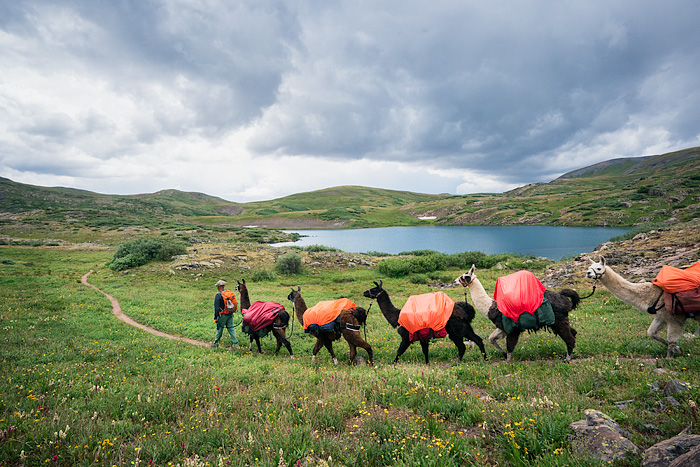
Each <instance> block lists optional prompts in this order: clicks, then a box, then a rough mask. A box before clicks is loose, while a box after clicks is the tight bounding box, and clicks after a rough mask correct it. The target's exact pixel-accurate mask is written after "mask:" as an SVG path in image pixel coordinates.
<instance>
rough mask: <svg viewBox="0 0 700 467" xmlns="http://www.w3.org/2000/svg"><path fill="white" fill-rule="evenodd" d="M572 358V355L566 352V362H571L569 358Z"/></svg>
mask: <svg viewBox="0 0 700 467" xmlns="http://www.w3.org/2000/svg"><path fill="white" fill-rule="evenodd" d="M573 358H574V356H573V355H571V354H567V356H566V363H571V360H572V359H573Z"/></svg>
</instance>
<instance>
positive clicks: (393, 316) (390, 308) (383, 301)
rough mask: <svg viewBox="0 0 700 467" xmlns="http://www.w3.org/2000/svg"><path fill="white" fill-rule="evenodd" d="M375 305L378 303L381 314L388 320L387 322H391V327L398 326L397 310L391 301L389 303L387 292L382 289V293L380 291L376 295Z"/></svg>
mask: <svg viewBox="0 0 700 467" xmlns="http://www.w3.org/2000/svg"><path fill="white" fill-rule="evenodd" d="M377 305H379V309H380V310H381V311H382V314H383V315H384V317H385V318H386V320H387V321H389V324H391V325H392V326H393V327H395V328H396V327H398V326H399V312H400V311H401V310H399V309H398V308H396V307H395V306H394V304H393V303H391V299H390V298H389V294H388V293H386V291H384V293H380V294H379V295H378V296H377Z"/></svg>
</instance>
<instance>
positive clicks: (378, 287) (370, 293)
mask: <svg viewBox="0 0 700 467" xmlns="http://www.w3.org/2000/svg"><path fill="white" fill-rule="evenodd" d="M383 284H384V282H383V281H382V280H381V279H380V280H379V283H377V282H376V281H375V282H374V285H375V286H374V287H372V288H371V289H369V290H365V292H364V294H363V295H364V296H365V297H367V298H371V299H375V298H377V297H378V296H379V294H381V293H382V292H384V289H383V288H382V285H383Z"/></svg>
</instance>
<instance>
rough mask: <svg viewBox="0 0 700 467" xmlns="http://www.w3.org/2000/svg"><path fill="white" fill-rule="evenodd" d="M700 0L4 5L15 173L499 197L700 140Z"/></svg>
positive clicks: (2, 152)
mask: <svg viewBox="0 0 700 467" xmlns="http://www.w3.org/2000/svg"><path fill="white" fill-rule="evenodd" d="M698 20H700V0H670V1H667V2H660V1H658V0H616V1H614V2H610V1H597V0H583V1H579V0H567V1H561V0H508V1H497V2H485V1H471V0H453V1H446V0H431V1H429V2H427V1H424V0H382V1H377V0H355V1H345V0H306V1H305V0H299V1H289V0H279V1H274V0H240V1H235V0H222V1H217V0H82V1H80V0H60V1H56V0H0V176H1V177H5V178H9V179H11V180H14V181H17V182H21V183H28V184H32V185H40V186H63V187H73V188H80V189H85V190H90V191H94V192H98V193H108V194H139V193H153V192H156V191H159V190H164V189H178V190H183V191H192V192H201V193H206V194H209V195H213V196H218V197H221V198H223V199H225V200H228V201H234V202H249V201H257V200H269V199H275V198H279V197H282V196H286V195H289V194H294V193H300V192H308V191H313V190H318V189H322V188H328V187H334V186H340V185H362V186H370V187H377V188H386V189H393V190H408V191H413V192H420V193H450V194H469V193H483V192H488V193H501V192H504V191H507V190H509V189H512V188H516V187H519V186H523V185H526V184H528V183H534V182H548V181H551V180H553V179H555V178H556V177H558V176H560V175H561V174H563V173H566V172H568V171H571V170H575V169H578V168H582V167H586V166H589V165H591V164H595V163H598V162H601V161H605V160H609V159H614V158H620V157H639V156H647V155H655V154H663V153H667V152H671V151H675V150H679V149H684V148H689V147H694V146H700V111H698V109H700V46H698V44H700V28H699V27H698V22H699V21H698Z"/></svg>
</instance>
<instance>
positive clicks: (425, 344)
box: [420, 339, 430, 365]
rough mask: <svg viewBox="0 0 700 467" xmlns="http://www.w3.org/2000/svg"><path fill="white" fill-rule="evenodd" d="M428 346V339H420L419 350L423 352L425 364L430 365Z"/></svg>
mask: <svg viewBox="0 0 700 467" xmlns="http://www.w3.org/2000/svg"><path fill="white" fill-rule="evenodd" d="M428 344H430V339H421V341H420V348H421V349H422V350H423V355H424V356H425V364H426V365H427V364H428V363H430V361H429V358H428Z"/></svg>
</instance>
